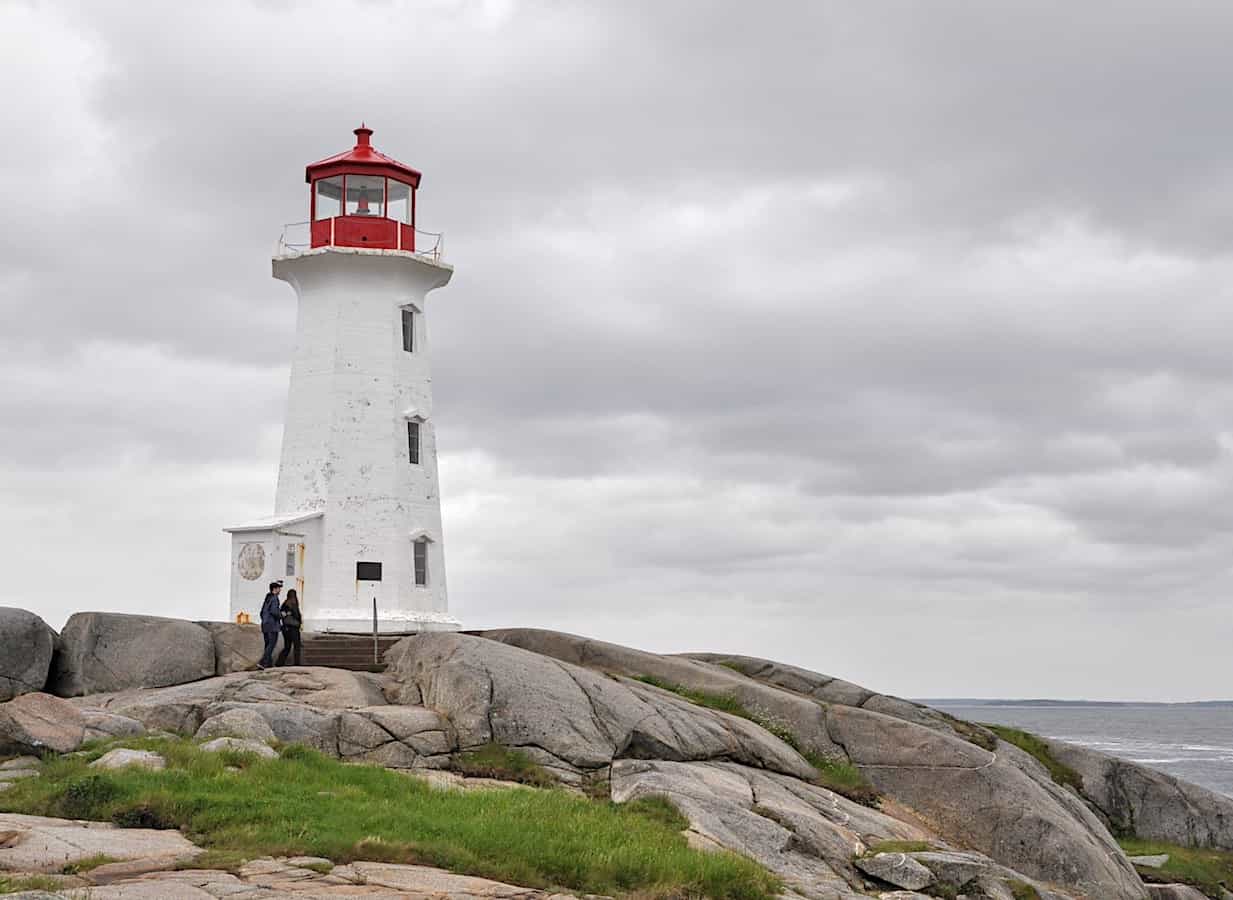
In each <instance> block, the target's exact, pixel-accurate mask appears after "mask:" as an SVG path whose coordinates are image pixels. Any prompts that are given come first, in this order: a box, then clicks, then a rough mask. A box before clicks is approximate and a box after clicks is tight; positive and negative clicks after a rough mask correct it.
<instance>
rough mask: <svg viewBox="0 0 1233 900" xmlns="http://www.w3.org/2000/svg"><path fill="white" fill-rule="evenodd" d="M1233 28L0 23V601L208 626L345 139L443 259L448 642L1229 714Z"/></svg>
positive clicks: (531, 14)
mask: <svg viewBox="0 0 1233 900" xmlns="http://www.w3.org/2000/svg"><path fill="white" fill-rule="evenodd" d="M1115 13H1116V15H1115ZM1231 26H1233V11H1230V10H1226V9H1224V8H1221V7H1216V6H1213V5H1208V4H1186V3H1182V4H1177V3H1167V4H1166V3H1163V2H1161V3H1143V4H1134V3H1131V4H1122V5H1119V7H1118V9H1117V10H1112V9H1106V8H1103V7H1095V6H1094V7H1090V8H1088V7H1083V8H1076V7H1075V6H1074V5H1073V4H1062V3H1023V4H1018V5H1007V4H1000V5H998V6H997V7H996V8H993V7H989V8H983V7H981V8H976V7H973V6H972V5H971V4H962V3H934V4H929V5H928V6H922V5H920V4H914V3H907V2H903V3H891V2H887V3H880V4H873V5H870V4H859V5H852V4H838V3H836V4H830V3H814V2H802V3H799V4H787V5H779V6H776V7H772V8H771V9H770V11H764V12H763V13H760V14H758V15H754V14H753V13H752V12H751V8H750V7H749V6H748V5H741V4H735V3H733V4H728V5H724V4H708V5H707V7H706V9H705V12H702V11H700V10H699V8H697V7H689V6H672V5H668V6H664V5H663V4H650V3H612V4H588V5H583V6H580V7H574V8H561V7H560V6H558V5H555V4H548V3H535V2H530V3H514V2H488V3H465V2H447V0H441V2H434V3H424V4H415V5H411V4H402V3H381V2H356V3H354V4H352V5H347V4H342V3H328V4H327V3H324V2H323V3H320V4H316V5H312V4H286V3H281V2H253V3H241V2H224V3H219V4H205V5H201V4H198V5H196V6H193V5H182V4H181V5H177V6H176V7H175V8H174V9H173V8H171V7H164V6H163V5H160V4H149V5H142V4H123V5H121V4H107V3H101V4H95V3H90V4H86V3H82V4H80V5H76V6H74V5H71V4H59V5H55V6H52V5H44V4H34V3H30V4H25V3H10V4H7V5H4V6H0V48H2V49H3V52H0V89H2V90H3V92H4V95H5V97H6V102H8V103H9V104H10V107H9V112H10V114H9V115H7V116H6V117H5V118H6V124H5V125H3V126H0V128H2V129H3V136H4V140H3V141H0V192H2V193H3V196H5V197H6V198H7V203H6V206H7V210H6V211H7V215H8V216H9V227H7V228H4V229H0V321H2V322H3V328H2V329H0V384H2V385H3V386H4V390H3V391H0V421H2V422H3V423H4V425H3V430H2V431H0V434H2V435H3V440H2V441H0V498H3V503H2V504H0V547H3V551H0V552H2V554H3V557H2V558H0V563H2V567H3V571H4V572H5V574H6V579H5V582H6V585H5V589H4V592H3V596H0V603H2V604H11V605H19V606H25V607H28V608H31V609H35V610H37V611H39V612H40V613H42V614H43V615H44V616H45V617H46V618H48V619H49V621H51V622H52V623H53V624H56V625H58V624H60V622H61V621H62V620H63V618H64V617H65V616H66V615H67V614H68V613H69V612H71V611H73V610H76V609H81V608H110V609H124V610H134V611H138V610H139V611H149V612H162V613H165V614H170V615H179V616H191V617H196V618H206V617H220V616H222V615H224V614H225V610H226V591H227V548H228V543H227V539H226V536H225V535H223V534H222V532H221V530H220V529H221V528H222V527H223V526H224V525H226V524H229V523H232V522H234V521H239V520H243V519H245V518H247V517H250V516H257V515H262V514H265V513H267V512H268V511H269V507H270V504H271V503H272V496H273V487H274V476H275V468H276V465H277V454H278V444H279V439H280V427H281V418H282V408H283V403H284V401H285V391H286V373H287V365H288V359H289V354H290V349H291V343H292V338H293V330H294V316H295V313H294V309H293V301H292V297H291V295H290V293H289V292H288V291H287V288H286V286H285V285H282V284H279V283H277V282H274V281H273V280H272V279H271V278H270V277H269V270H268V258H269V253H270V251H271V249H272V246H273V243H274V239H275V238H276V237H277V235H278V233H279V231H280V229H281V226H282V224H283V223H284V222H294V221H298V220H301V219H303V218H304V217H305V216H306V215H307V211H306V210H307V190H306V187H305V185H304V184H303V181H302V178H303V175H302V172H303V169H302V167H303V165H304V164H305V163H306V162H308V161H310V160H313V159H317V158H320V157H322V156H326V155H328V154H331V153H334V152H337V151H338V150H341V149H344V148H345V147H346V146H348V145H349V142H350V140H351V135H350V129H351V128H353V127H355V125H357V124H358V122H359V120H360V119H365V120H366V121H367V122H368V124H369V125H371V126H372V127H374V128H375V130H376V134H375V137H374V142H375V143H376V144H377V145H378V146H379V147H381V148H382V149H384V150H385V151H387V152H389V153H390V154H392V155H394V156H396V157H398V158H401V159H405V160H407V161H408V162H410V163H411V164H412V165H415V166H416V167H417V168H420V169H422V170H423V171H424V173H425V179H424V186H423V190H422V191H421V194H420V204H419V212H420V220H421V222H422V224H423V226H424V227H426V228H429V229H432V230H441V231H444V232H445V235H446V238H445V241H446V243H445V247H446V255H447V258H448V259H449V261H451V262H452V263H454V264H455V265H456V267H457V273H456V275H455V277H454V280H453V282H452V283H451V285H450V286H449V287H448V288H447V289H445V290H443V291H441V292H439V293H438V294H435V295H433V298H432V302H431V304H430V323H431V328H432V338H433V354H434V360H433V362H434V368H435V373H434V384H435V389H436V403H435V409H436V420H437V425H438V441H439V446H440V448H441V452H442V458H441V471H442V487H443V494H444V498H445V516H446V553H447V559H448V565H449V574H450V586H451V594H452V604H453V607H454V609H455V611H456V612H457V614H458V615H460V616H461V617H462V618H463V619H464V621H465V622H467V624H468V625H474V626H485V625H501V624H527V625H532V624H533V625H543V626H547V627H558V628H565V629H569V630H574V631H578V632H583V633H587V634H593V635H596V636H599V637H605V638H609V639H612V640H619V641H626V642H630V643H633V644H636V645H639V646H643V647H646V648H648V649H662V650H686V649H717V650H719V649H722V650H740V651H743V652H749V653H756V654H760V655H766V656H776V657H780V658H785V659H788V660H791V661H794V662H798V663H800V664H802V665H806V666H809V667H811V668H815V669H819V670H822V671H825V672H830V673H832V674H837V675H841V676H843V677H846V678H849V679H852V680H856V681H862V682H865V683H868V684H869V685H870V686H871V687H874V688H877V689H880V690H885V691H891V692H896V693H899V694H904V695H911V696H927V695H929V696H939V695H946V694H950V695H963V696H1007V695H1011V696H1045V695H1048V696H1063V697H1082V696H1087V697H1109V698H1142V699H1165V698H1210V697H1218V696H1221V697H1222V696H1227V695H1228V694H1229V690H1228V687H1227V678H1226V677H1225V671H1226V664H1225V659H1226V657H1227V648H1228V646H1230V643H1231V642H1233V617H1230V616H1229V614H1228V605H1229V604H1228V599H1227V598H1228V597H1229V596H1230V594H1231V593H1233V578H1230V575H1229V571H1228V570H1229V563H1228V560H1229V559H1230V558H1233V528H1231V527H1230V526H1231V525H1233V512H1231V508H1233V433H1231V431H1230V428H1229V423H1230V422H1231V421H1233V359H1231V356H1230V354H1229V352H1228V350H1227V343H1228V337H1227V336H1228V335H1229V334H1230V333H1231V332H1233V302H1231V301H1233V296H1230V295H1231V294H1233V289H1231V287H1230V285H1233V257H1231V256H1230V254H1229V252H1228V251H1227V249H1226V244H1227V240H1226V236H1227V234H1228V233H1229V231H1230V226H1231V225H1233V221H1231V220H1233V165H1231V164H1230V162H1229V160H1230V159H1233V153H1230V143H1231V136H1233V112H1231V111H1230V107H1229V104H1228V103H1227V102H1225V100H1224V97H1223V93H1224V85H1225V84H1227V82H1228V80H1229V77H1230V76H1231V75H1233V71H1231V70H1233V61H1230V58H1229V55H1228V53H1227V46H1226V43H1227V42H1226V41H1225V40H1224V37H1223V36H1224V35H1227V34H1228V33H1229V28H1230V27H1231Z"/></svg>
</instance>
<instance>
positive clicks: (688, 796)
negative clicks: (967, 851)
mask: <svg viewBox="0 0 1233 900" xmlns="http://www.w3.org/2000/svg"><path fill="white" fill-rule="evenodd" d="M644 796H664V797H667V798H668V799H670V800H671V801H672V803H673V804H674V805H675V806H676V807H677V808H678V809H679V810H680V811H681V812H682V813H683V814H684V815H685V816H686V817H687V818H688V819H689V823H690V834H689V836H690V837H691V841H692V843H694V844H695V846H701V847H711V848H724V849H727V850H731V851H733V852H736V853H740V854H743V855H745V856H749V857H751V858H752V859H755V860H757V861H758V862H760V863H761V864H762V865H764V866H766V867H767V868H768V869H770V870H771V871H772V872H774V873H775V874H777V875H779V876H780V877H781V878H783V879H784V881H785V882H787V884H788V886H789V887H790V888H791V890H792V891H793V892H795V893H797V894H799V895H800V896H803V897H809V898H822V900H830V898H836V897H843V898H847V897H855V896H864V892H863V890H862V889H861V884H862V882H863V878H862V876H861V875H860V874H859V873H858V872H857V871H856V869H855V868H854V867H853V865H852V860H853V858H854V857H856V856H859V855H860V854H862V853H864V852H865V849H866V846H867V844H869V843H873V842H876V841H882V840H922V839H927V838H929V837H931V835H929V834H928V833H927V832H925V831H923V830H921V829H920V828H917V827H915V826H912V825H909V824H907V823H904V822H901V821H897V820H895V819H892V818H891V817H890V816H887V815H884V814H882V813H879V812H877V811H876V810H872V809H869V808H867V807H863V806H859V805H858V804H855V803H852V802H851V801H849V800H845V799H844V798H843V797H840V796H838V795H837V794H833V793H831V792H830V791H827V790H825V789H823V788H819V787H816V786H814V785H810V784H806V783H804V782H801V781H799V780H797V779H794V778H790V777H785V776H783V775H778V774H775V773H769V772H764V771H759V770H757V769H752V768H750V767H748V766H740V765H736V764H733V763H682V762H664V761H659V760H619V761H617V762H616V763H614V764H613V766H612V799H613V800H615V801H616V802H618V803H624V802H627V801H629V800H635V799H637V798H639V797H644Z"/></svg>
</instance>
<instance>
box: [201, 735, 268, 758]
mask: <svg viewBox="0 0 1233 900" xmlns="http://www.w3.org/2000/svg"><path fill="white" fill-rule="evenodd" d="M201 749H202V750H204V751H206V752H207V753H222V752H223V751H224V750H229V751H231V752H233V753H252V754H253V755H254V756H260V757H261V758H262V759H277V758H278V754H277V753H275V752H274V748H273V747H271V746H269V745H268V744H263V743H262V742H261V741H251V740H246V739H244V738H233V737H220V738H215V739H214V740H212V741H207V742H206V743H204V744H202V745H201Z"/></svg>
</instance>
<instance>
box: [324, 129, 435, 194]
mask: <svg viewBox="0 0 1233 900" xmlns="http://www.w3.org/2000/svg"><path fill="white" fill-rule="evenodd" d="M371 138H372V129H371V128H368V127H367V126H365V125H364V124H363V123H362V122H361V123H360V127H359V128H357V129H355V140H356V143H355V146H354V147H352V148H351V149H350V150H346V151H344V152H342V153H336V154H334V155H333V156H327V157H326V158H325V159H319V160H317V161H316V162H315V163H309V164H308V166H307V167H305V169H304V180H305V181H307V182H309V183H312V182H313V181H315V180H317V179H318V178H328V177H329V176H330V175H338V174H341V173H343V172H365V173H369V174H373V175H376V174H378V173H380V174H383V175H389V176H390V177H392V178H399V179H401V180H403V181H409V182H410V183H411V186H412V187H416V188H418V187H419V186H420V173H419V172H418V171H416V170H415V169H413V168H411V167H410V166H408V165H407V164H406V163H400V162H399V161H398V160H396V159H394V158H393V157H390V156H386V155H385V154H384V153H382V152H381V151H380V150H378V149H377V148H376V147H374V146H373V145H372V144H371V142H370V139H371Z"/></svg>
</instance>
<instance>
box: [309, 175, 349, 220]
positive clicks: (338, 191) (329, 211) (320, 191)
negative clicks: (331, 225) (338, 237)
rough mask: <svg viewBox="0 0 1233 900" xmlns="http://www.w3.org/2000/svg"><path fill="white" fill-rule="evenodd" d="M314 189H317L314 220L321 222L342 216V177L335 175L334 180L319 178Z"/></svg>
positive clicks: (314, 184) (314, 202) (314, 183)
mask: <svg viewBox="0 0 1233 900" xmlns="http://www.w3.org/2000/svg"><path fill="white" fill-rule="evenodd" d="M313 187H314V188H316V193H315V195H314V201H313V211H314V213H313V218H314V219H316V220H317V221H318V222H320V221H321V220H322V219H332V218H334V217H335V216H341V215H342V191H343V180H342V176H341V175H335V176H334V177H333V178H319V179H317V180H316V181H315V182H313Z"/></svg>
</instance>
